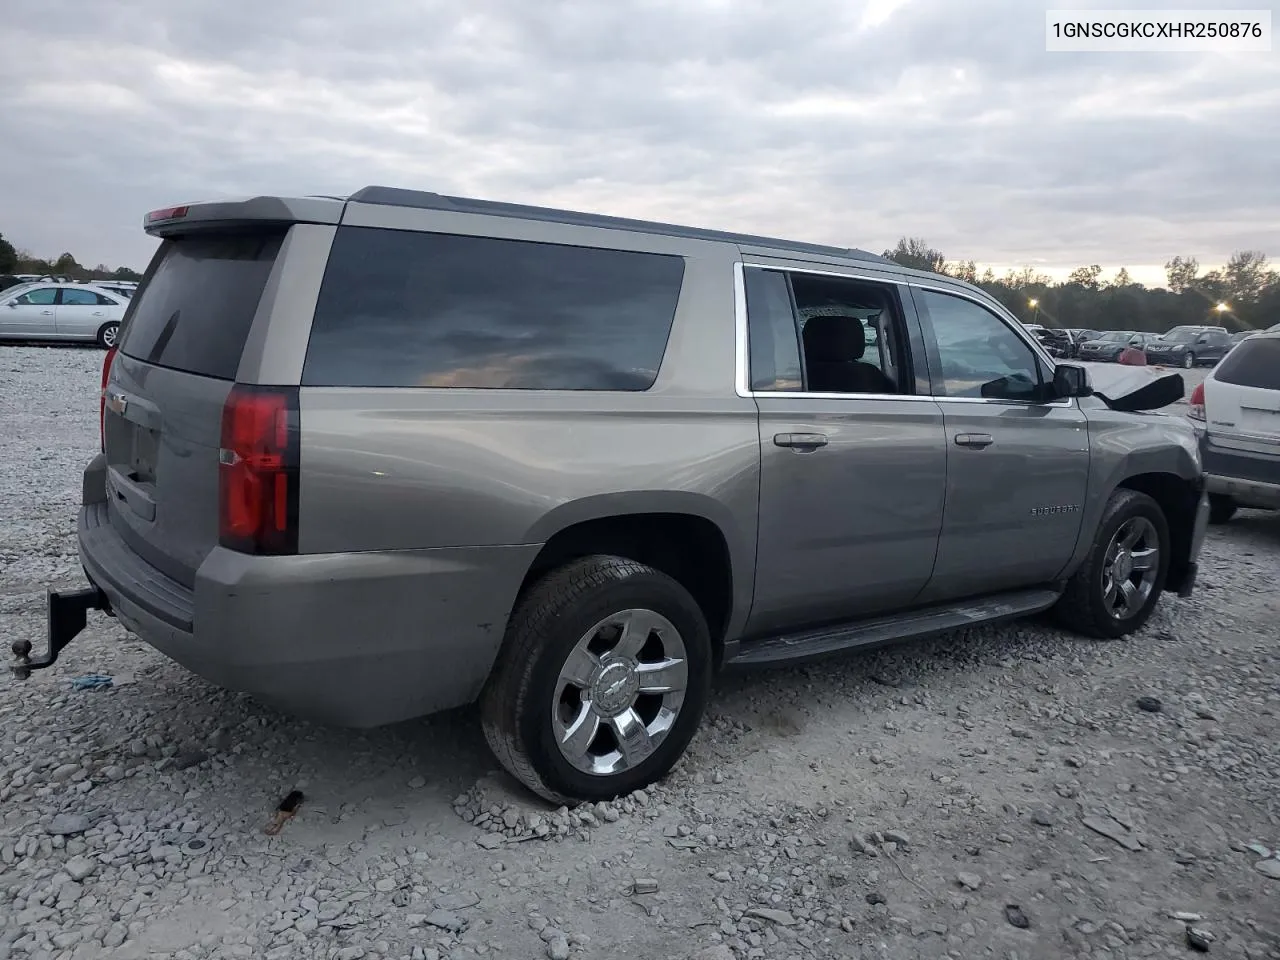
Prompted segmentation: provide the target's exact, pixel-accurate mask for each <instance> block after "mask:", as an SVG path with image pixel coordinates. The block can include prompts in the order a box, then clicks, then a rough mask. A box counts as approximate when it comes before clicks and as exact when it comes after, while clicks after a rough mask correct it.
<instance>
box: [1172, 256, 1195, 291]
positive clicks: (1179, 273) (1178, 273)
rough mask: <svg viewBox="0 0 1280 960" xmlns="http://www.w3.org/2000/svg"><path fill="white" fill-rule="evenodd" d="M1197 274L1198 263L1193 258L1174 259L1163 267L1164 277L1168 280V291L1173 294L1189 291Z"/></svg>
mask: <svg viewBox="0 0 1280 960" xmlns="http://www.w3.org/2000/svg"><path fill="white" fill-rule="evenodd" d="M1199 272H1200V263H1199V261H1197V260H1196V258H1195V257H1174V258H1173V259H1172V260H1169V261H1168V262H1167V263H1165V265H1164V275H1165V276H1166V277H1167V278H1168V280H1169V290H1170V291H1171V292H1173V293H1182V291H1184V290H1189V289H1191V287H1192V286H1194V285H1195V282H1196V274H1198V273H1199Z"/></svg>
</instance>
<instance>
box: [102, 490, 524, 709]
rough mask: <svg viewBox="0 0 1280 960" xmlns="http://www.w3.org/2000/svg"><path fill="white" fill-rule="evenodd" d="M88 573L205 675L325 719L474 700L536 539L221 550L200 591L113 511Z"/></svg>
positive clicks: (199, 578) (157, 641)
mask: <svg viewBox="0 0 1280 960" xmlns="http://www.w3.org/2000/svg"><path fill="white" fill-rule="evenodd" d="M79 539H80V557H81V561H82V562H83V564H84V568H85V572H86V573H87V574H88V576H89V579H90V580H91V581H92V582H93V584H94V586H95V587H97V588H98V589H99V590H101V591H102V593H103V594H104V595H105V596H106V598H107V601H108V602H109V603H110V607H111V610H112V612H114V614H115V615H116V617H117V619H118V620H119V621H120V622H121V623H122V624H124V625H125V626H126V627H127V628H128V629H129V630H130V631H131V632H133V633H135V634H137V636H138V637H140V638H141V639H142V640H144V641H146V642H147V643H149V644H151V646H153V647H155V648H156V649H157V650H159V651H160V652H162V653H164V654H165V655H167V656H169V657H171V658H172V659H174V660H176V661H177V662H178V663H180V664H182V665H183V666H185V667H187V668H188V669H189V670H191V671H192V672H193V673H196V674H198V675H199V676H201V677H204V678H205V679H207V680H209V681H211V682H213V683H215V684H218V685H219V686H223V687H227V688H229V689H233V690H240V691H244V692H247V693H250V694H252V695H254V696H256V697H257V698H259V699H261V700H263V701H264V702H266V703H269V704H271V705H273V706H275V707H278V708H279V709H282V710H284V711H286V712H288V713H293V714H296V715H299V716H302V717H306V718H308V719H312V720H315V721H318V722H321V723H331V724H336V725H340V726H352V727H372V726H380V725H382V724H386V723H393V722H396V721H399V720H405V719H409V718H411V717H416V716H422V715H424V714H428V713H434V712H436V711H439V710H445V709H449V708H451V707H456V706H461V705H462V704H465V703H469V702H471V701H472V700H474V699H475V698H476V697H477V696H478V695H479V693H480V689H481V687H482V686H483V685H484V682H485V680H486V678H487V677H488V675H489V670H490V667H491V666H492V664H493V661H494V659H495V657H496V656H497V653H498V649H499V646H500V645H501V642H502V637H503V633H504V631H505V628H506V622H507V617H508V615H509V614H510V610H511V607H512V605H513V604H514V602H515V598H516V595H517V592H518V590H519V588H520V584H521V582H522V580H523V578H524V575H525V572H526V571H527V570H528V568H529V565H530V563H531V562H532V561H533V559H534V556H535V555H536V554H537V551H538V547H537V546H536V545H521V546H510V547H457V548H445V549H436V550H397V551H386V552H367V553H351V554H310V555H303V556H292V557H251V556H246V555H244V554H239V553H235V552H233V551H229V550H224V549H223V548H221V547H216V548H214V550H213V551H212V552H210V554H209V556H208V557H207V558H206V560H205V561H204V563H203V564H202V565H201V566H200V568H199V570H198V571H197V573H196V577H195V585H194V588H191V589H188V588H186V587H185V586H183V585H182V584H180V583H177V582H175V581H174V580H172V579H170V578H169V577H167V576H166V575H165V574H163V573H161V572H160V571H159V570H156V569H155V568H154V567H152V566H150V565H149V564H147V563H146V561H144V560H142V559H141V558H140V557H138V555H137V554H135V553H134V552H133V551H132V550H130V549H129V547H128V545H127V544H125V543H124V541H123V540H121V538H120V537H119V535H118V534H117V533H116V532H115V530H114V529H113V527H112V526H111V523H110V520H109V517H108V514H107V506H106V504H103V503H88V504H87V505H86V506H85V507H83V508H82V509H81V512H80V529H79Z"/></svg>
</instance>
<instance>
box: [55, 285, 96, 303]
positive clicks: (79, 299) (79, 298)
mask: <svg viewBox="0 0 1280 960" xmlns="http://www.w3.org/2000/svg"><path fill="white" fill-rule="evenodd" d="M97 303H98V295H97V294H96V293H94V292H93V291H92V290H73V289H71V288H69V287H63V288H62V305H63V306H64V307H92V306H96V305H97Z"/></svg>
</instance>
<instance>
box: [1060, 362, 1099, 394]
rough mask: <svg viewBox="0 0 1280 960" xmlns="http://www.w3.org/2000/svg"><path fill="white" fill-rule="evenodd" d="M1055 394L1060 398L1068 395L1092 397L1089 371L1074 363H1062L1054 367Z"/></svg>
mask: <svg viewBox="0 0 1280 960" xmlns="http://www.w3.org/2000/svg"><path fill="white" fill-rule="evenodd" d="M1053 395H1054V397H1055V398H1056V399H1058V400H1065V399H1067V398H1068V397H1091V396H1093V387H1092V386H1091V385H1090V384H1089V371H1088V370H1086V369H1085V368H1084V367H1078V366H1076V365H1075V364H1074V363H1060V364H1058V365H1057V366H1056V367H1054V368H1053Z"/></svg>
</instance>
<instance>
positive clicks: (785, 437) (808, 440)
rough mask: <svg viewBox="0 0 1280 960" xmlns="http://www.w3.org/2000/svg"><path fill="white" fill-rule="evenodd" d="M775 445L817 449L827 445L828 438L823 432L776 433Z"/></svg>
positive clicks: (774, 437) (774, 436)
mask: <svg viewBox="0 0 1280 960" xmlns="http://www.w3.org/2000/svg"><path fill="white" fill-rule="evenodd" d="M773 442H774V445H775V446H779V447H795V448H797V449H800V450H816V449H817V448H818V447H825V446H826V445H827V438H826V436H825V435H823V434H821V433H775V434H774V435H773Z"/></svg>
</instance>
